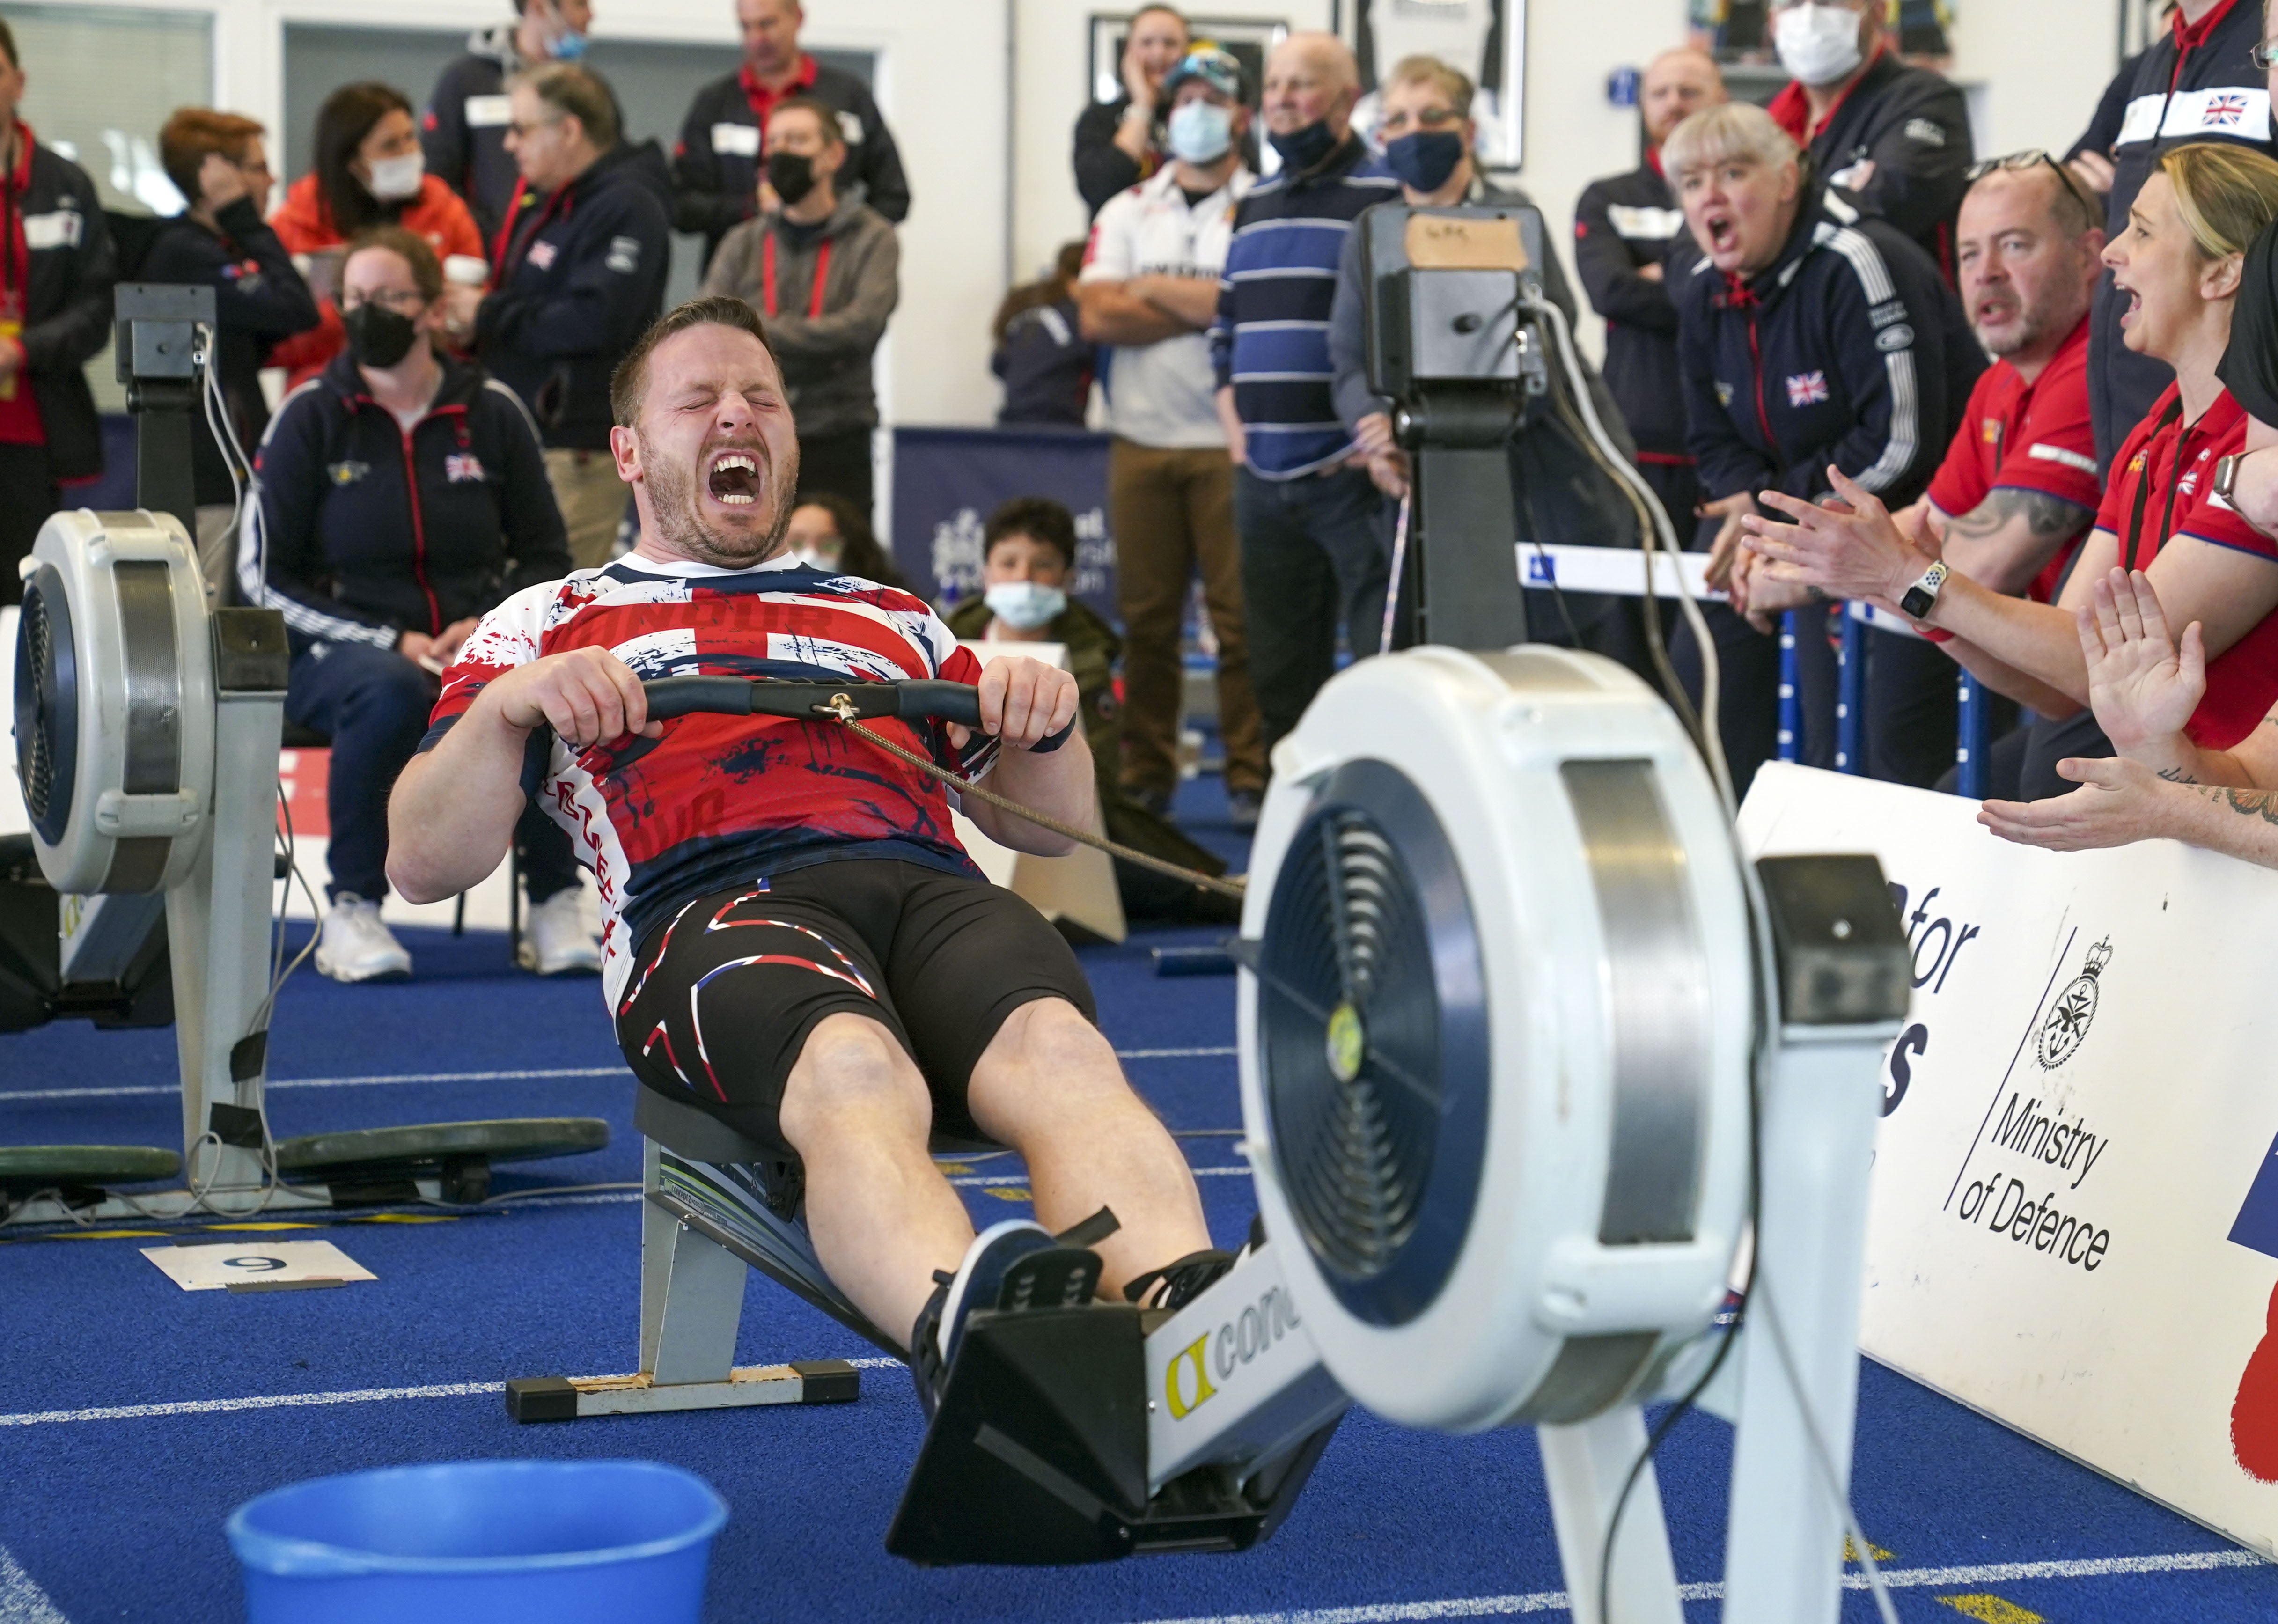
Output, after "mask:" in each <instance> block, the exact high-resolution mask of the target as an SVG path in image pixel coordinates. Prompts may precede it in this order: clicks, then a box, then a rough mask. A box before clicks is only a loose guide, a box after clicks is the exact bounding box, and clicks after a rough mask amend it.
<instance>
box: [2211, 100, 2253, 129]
mask: <svg viewBox="0 0 2278 1624" xmlns="http://www.w3.org/2000/svg"><path fill="white" fill-rule="evenodd" d="M2202 117H2203V119H2204V120H2205V123H2206V124H2207V125H2209V126H2214V125H2224V126H2230V125H2236V124H2237V123H2238V122H2239V121H2240V120H2242V119H2244V118H2245V117H2246V98H2245V97H2244V96H2214V97H2213V98H2211V99H2210V100H2209V101H2208V103H2207V104H2206V111H2205V113H2204V114H2203V115H2202Z"/></svg>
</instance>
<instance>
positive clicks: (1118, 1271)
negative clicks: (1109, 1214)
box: [967, 998, 1211, 1298]
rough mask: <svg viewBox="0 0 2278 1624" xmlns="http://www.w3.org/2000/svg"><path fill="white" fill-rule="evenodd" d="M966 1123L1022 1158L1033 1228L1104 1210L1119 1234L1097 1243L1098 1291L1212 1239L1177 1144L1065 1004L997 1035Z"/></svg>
mask: <svg viewBox="0 0 2278 1624" xmlns="http://www.w3.org/2000/svg"><path fill="white" fill-rule="evenodd" d="M967 1102H968V1103H969V1104H970V1105H971V1107H972V1109H973V1117H974V1120H975V1122H978V1123H980V1125H981V1127H982V1130H985V1131H986V1132H988V1133H989V1134H990V1135H991V1136H993V1137H994V1138H999V1139H1002V1140H1003V1141H1004V1142H1005V1144H1007V1145H1012V1146H1013V1148H1014V1149H1015V1150H1018V1151H1019V1152H1020V1153H1021V1157H1022V1158H1023V1159H1024V1160H1025V1161H1027V1162H1028V1182H1029V1187H1030V1188H1031V1189H1032V1190H1034V1191H1036V1221H1037V1222H1039V1223H1042V1224H1043V1226H1044V1227H1045V1228H1046V1229H1051V1230H1055V1231H1057V1230H1060V1229H1068V1228H1070V1227H1072V1226H1074V1225H1075V1224H1078V1223H1081V1222H1083V1220H1085V1219H1086V1218H1089V1217H1090V1216H1091V1214H1094V1213H1096V1212H1097V1211H1098V1210H1099V1209H1100V1208H1101V1207H1112V1208H1113V1209H1114V1211H1115V1215H1116V1217H1117V1218H1118V1219H1119V1220H1120V1221H1121V1222H1122V1225H1123V1227H1122V1228H1121V1229H1120V1230H1118V1231H1117V1232H1116V1233H1115V1234H1114V1235H1112V1236H1111V1237H1109V1238H1108V1239H1106V1240H1105V1241H1104V1242H1102V1243H1101V1244H1100V1245H1099V1246H1098V1247H1097V1251H1098V1252H1099V1255H1100V1259H1101V1260H1102V1262H1104V1263H1105V1266H1106V1267H1105V1271H1104V1272H1103V1273H1102V1275H1101V1276H1100V1291H1101V1292H1102V1294H1103V1295H1106V1296H1109V1297H1113V1298H1120V1297H1121V1296H1122V1294H1123V1286H1124V1283H1126V1282H1127V1281H1128V1280H1130V1279H1131V1278H1132V1277H1133V1276H1134V1275H1140V1274H1143V1273H1145V1272H1146V1271H1147V1270H1149V1269H1150V1268H1161V1267H1162V1266H1163V1265H1164V1264H1166V1263H1168V1262H1170V1261H1171V1260H1173V1259H1175V1258H1181V1257H1184V1256H1185V1255H1186V1254H1187V1253H1188V1252H1199V1251H1201V1250H1203V1249H1204V1247H1206V1246H1208V1245H1210V1244H1211V1238H1210V1230H1209V1229H1208V1228H1207V1227H1206V1226H1205V1225H1204V1222H1203V1203H1202V1196H1201V1194H1200V1192H1199V1191H1196V1188H1195V1176H1194V1173H1193V1171H1192V1170H1191V1169H1190V1168H1189V1167H1188V1166H1187V1159H1186V1157H1185V1156H1184V1155H1183V1154H1181V1153H1180V1150H1179V1145H1178V1141H1176V1140H1175V1139H1173V1138H1171V1135H1170V1132H1169V1130H1166V1128H1165V1127H1164V1126H1163V1124H1162V1123H1161V1122H1158V1121H1157V1120H1156V1117H1155V1114H1154V1113H1153V1112H1152V1111H1150V1110H1149V1109H1148V1108H1147V1106H1146V1104H1145V1102H1144V1101H1143V1100H1142V1099H1140V1098H1139V1096H1138V1095H1136V1094H1135V1093H1133V1092H1131V1085H1130V1084H1128V1083H1127V1082H1126V1081H1124V1077H1123V1069H1122V1067H1120V1065H1118V1064H1117V1063H1116V1060H1115V1051H1114V1049H1113V1048H1112V1047H1111V1046H1109V1044H1108V1041H1107V1039H1106V1038H1104V1037H1102V1036H1101V1035H1100V1032H1099V1030H1098V1029H1097V1027H1095V1026H1093V1025H1092V1024H1091V1023H1090V1022H1089V1021H1087V1020H1085V1019H1084V1018H1083V1016H1082V1015H1079V1014H1078V1013H1077V1012H1076V1009H1075V1007H1074V1005H1072V1004H1070V1003H1068V1002H1067V1000H1065V999H1058V998H1045V999H1037V1000H1034V1001H1032V1002H1029V1003H1026V1004H1023V1005H1021V1007H1019V1008H1018V1009H1016V1010H1014V1011H1013V1014H1012V1015H1011V1016H1010V1017H1009V1018H1007V1019H1006V1021H1005V1024H1004V1025H1003V1026H1001V1027H999V1028H998V1031H997V1036H996V1037H995V1038H992V1039H990V1044H989V1047H988V1048H987V1049H985V1050H984V1051H982V1055H981V1060H980V1061H979V1063H978V1064H976V1065H975V1067H974V1068H973V1081H972V1084H971V1086H970V1088H969V1089H968V1090H967Z"/></svg>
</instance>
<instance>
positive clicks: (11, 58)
mask: <svg viewBox="0 0 2278 1624" xmlns="http://www.w3.org/2000/svg"><path fill="white" fill-rule="evenodd" d="M0 51H5V52H7V54H8V65H9V66H10V67H12V68H19V67H22V66H23V65H24V58H23V57H19V56H18V55H17V54H16V31H15V30H14V29H13V28H11V27H9V26H8V24H7V22H6V21H5V19H0Z"/></svg>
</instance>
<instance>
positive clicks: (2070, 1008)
mask: <svg viewBox="0 0 2278 1624" xmlns="http://www.w3.org/2000/svg"><path fill="white" fill-rule="evenodd" d="M2111 962H2112V938H2110V937H2108V936H2107V937H2106V938H2104V939H2103V940H2102V941H2100V942H2098V943H2097V945H2096V946H2093V947H2091V948H2090V949H2089V950H2088V955H2087V957H2086V958H2085V959H2083V961H2082V962H2081V969H2080V974H2079V975H2077V976H2075V977H2073V979H2072V982H2071V984H2069V985H2068V986H2067V987H2066V988H2065V990H2064V991H2063V992H2060V993H2059V994H2058V995H2057V1001H2056V1002H2055V1003H2053V1004H2052V1005H2050V1006H2049V1014H2048V1018H2047V1019H2046V1020H2045V1021H2043V1022H2042V1023H2041V1031H2040V1036H2039V1038H2037V1040H2036V1041H2035V1042H2034V1045H2033V1058H2034V1059H2035V1060H2037V1061H2040V1063H2041V1069H2042V1070H2043V1071H2054V1070H2055V1069H2057V1068H2058V1067H2060V1066H2061V1065H2063V1064H2064V1063H2065V1062H2066V1061H2068V1060H2070V1059H2071V1058H2072V1057H2073V1056H2074V1054H2075V1053H2078V1052H2079V1049H2080V1045H2081V1039H2083V1038H2086V1037H2087V1036H2088V1023H2090V1022H2091V1021H2093V1020H2095V1019H2096V987H2097V979H2096V978H2097V977H2098V976H2099V975H2101V974H2102V973H2103V970H2104V967H2105V966H2106V965H2107V964H2109V963H2111Z"/></svg>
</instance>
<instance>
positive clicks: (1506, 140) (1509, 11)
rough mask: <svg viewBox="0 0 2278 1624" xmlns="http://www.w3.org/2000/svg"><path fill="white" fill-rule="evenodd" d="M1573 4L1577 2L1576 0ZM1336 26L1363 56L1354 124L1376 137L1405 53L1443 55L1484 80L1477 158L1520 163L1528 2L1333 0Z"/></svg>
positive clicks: (1485, 163)
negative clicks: (1384, 88) (1386, 83)
mask: <svg viewBox="0 0 2278 1624" xmlns="http://www.w3.org/2000/svg"><path fill="white" fill-rule="evenodd" d="M1570 3H1571V0H1570ZM1330 17H1331V24H1330V26H1331V27H1334V29H1335V30H1336V32H1337V33H1338V34H1342V35H1343V36H1344V38H1345V39H1346V40H1347V41H1348V42H1350V44H1351V45H1352V48H1353V54H1354V55H1355V56H1356V57H1358V58H1359V59H1360V82H1361V88H1362V90H1363V92H1364V95H1363V96H1362V99H1361V104H1360V107H1359V109H1358V111H1356V113H1355V114H1354V116H1353V122H1354V124H1355V125H1356V126H1358V127H1359V128H1360V129H1361V130H1362V132H1363V133H1364V134H1368V135H1370V136H1371V138H1372V139H1373V136H1374V132H1375V129H1376V122H1377V113H1376V86H1377V81H1378V80H1379V79H1380V77H1381V76H1382V75H1383V74H1385V73H1389V72H1390V71H1391V69H1392V67H1393V65H1394V64H1395V63H1397V62H1398V61H1399V60H1400V59H1401V58H1402V57H1416V56H1426V57H1439V58H1440V59H1441V61H1442V62H1445V63H1447V64H1448V65H1449V66H1450V67H1454V68H1458V69H1460V70H1462V71H1463V72H1464V73H1467V74H1469V75H1470V76H1471V80H1472V83H1473V84H1474V85H1476V86H1478V87H1479V88H1478V90H1477V92H1476V94H1475V95H1474V96H1472V118H1473V119H1476V120H1478V122H1479V149H1478V157H1479V164H1480V166H1481V167H1482V168H1485V169H1489V170H1511V169H1517V167H1518V165H1519V160H1520V159H1521V157H1523V156H1524V151H1523V149H1524V145H1525V130H1526V120H1525V89H1526V0H1331V6H1330Z"/></svg>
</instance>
